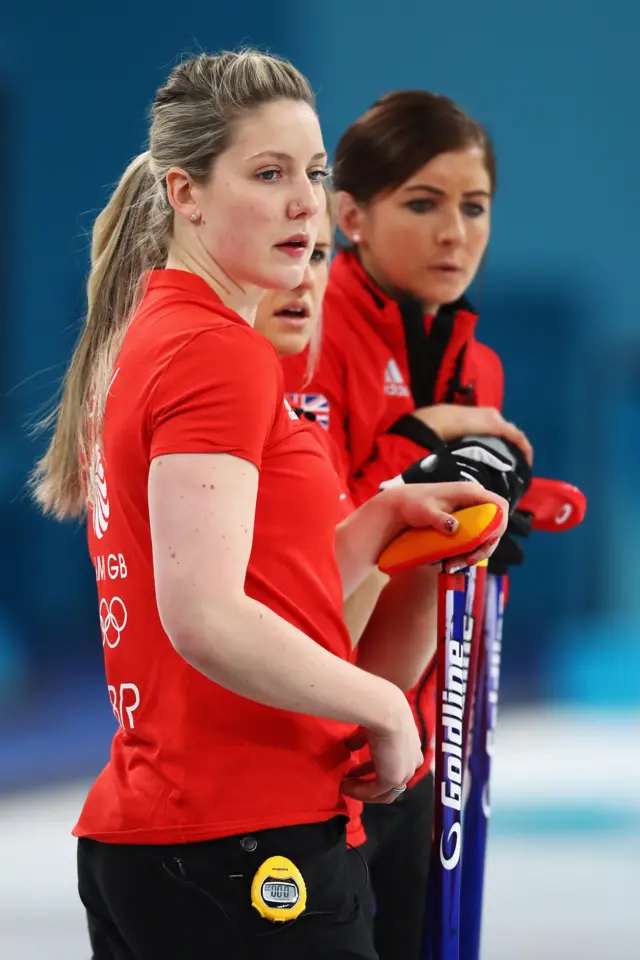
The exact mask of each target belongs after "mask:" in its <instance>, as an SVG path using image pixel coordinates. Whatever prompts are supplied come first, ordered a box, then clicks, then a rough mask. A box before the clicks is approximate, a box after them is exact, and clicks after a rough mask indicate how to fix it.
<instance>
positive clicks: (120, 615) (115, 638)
mask: <svg viewBox="0 0 640 960" xmlns="http://www.w3.org/2000/svg"><path fill="white" fill-rule="evenodd" d="M126 625H127V608H126V607H125V605H124V603H123V602H122V600H121V599H120V597H112V598H111V600H105V599H102V600H101V601H100V630H101V632H102V646H103V647H104V645H105V643H106V645H107V646H108V647H109V648H110V649H111V650H113V648H114V647H117V646H118V644H119V643H120V637H121V636H122V631H123V630H124V628H125V627H126Z"/></svg>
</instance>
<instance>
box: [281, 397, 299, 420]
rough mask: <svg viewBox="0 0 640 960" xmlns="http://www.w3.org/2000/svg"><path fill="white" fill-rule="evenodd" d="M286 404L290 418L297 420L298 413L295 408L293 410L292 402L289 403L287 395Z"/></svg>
mask: <svg viewBox="0 0 640 960" xmlns="http://www.w3.org/2000/svg"><path fill="white" fill-rule="evenodd" d="M284 405H285V407H286V408H287V413H288V414H289V419H291V420H297V419H298V414H297V413H296V412H295V410H292V409H291V404H290V403H289V401H288V400H287V398H286V397H285V398H284Z"/></svg>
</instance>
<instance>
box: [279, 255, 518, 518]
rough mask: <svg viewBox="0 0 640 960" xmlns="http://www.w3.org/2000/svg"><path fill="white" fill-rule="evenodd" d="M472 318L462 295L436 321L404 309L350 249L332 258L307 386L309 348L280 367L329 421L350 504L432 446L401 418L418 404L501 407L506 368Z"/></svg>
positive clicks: (302, 399) (300, 400)
mask: <svg viewBox="0 0 640 960" xmlns="http://www.w3.org/2000/svg"><path fill="white" fill-rule="evenodd" d="M477 319H478V317H477V314H476V313H475V312H474V311H473V309H472V308H471V307H470V306H469V304H468V303H466V301H460V302H459V303H458V304H454V305H453V306H451V307H443V308H442V309H441V310H440V311H439V313H438V316H437V318H436V319H435V321H434V320H433V318H431V317H424V316H423V315H422V312H421V310H420V309H419V308H418V307H416V306H415V305H414V304H406V305H405V306H403V307H402V309H401V307H400V306H399V305H398V303H397V302H396V301H395V300H391V299H390V298H389V297H387V296H386V295H385V294H383V293H381V292H380V290H378V289H377V287H375V285H374V284H373V282H372V281H371V280H370V279H369V277H368V276H367V275H366V274H365V272H364V270H363V269H362V267H361V266H360V263H359V261H358V259H357V257H356V256H355V255H354V254H353V253H351V252H350V251H346V252H342V253H339V254H338V255H337V256H336V258H335V259H334V262H333V264H332V267H331V273H330V277H329V285H328V288H327V292H326V294H325V299H324V304H323V320H322V323H323V330H322V350H321V355H320V361H319V364H318V367H317V370H316V372H315V374H314V377H313V379H312V381H311V383H310V384H309V385H308V386H306V387H303V386H302V382H303V379H304V373H305V370H306V363H307V358H306V354H301V355H299V356H297V357H288V358H287V359H286V360H285V361H284V363H283V366H284V371H285V386H286V390H287V392H288V393H291V394H295V400H296V404H295V405H296V406H300V407H302V408H303V409H305V410H309V411H310V412H313V413H315V414H316V416H317V417H318V419H319V420H320V422H322V423H323V424H324V425H328V429H329V432H330V434H331V435H332V437H333V438H334V440H335V441H336V443H337V444H338V446H339V447H340V449H341V450H342V454H343V471H344V476H345V479H346V480H347V482H348V485H349V489H350V490H351V495H352V497H353V500H354V502H355V503H356V505H359V504H361V503H364V501H365V500H368V499H369V497H372V496H374V495H375V494H376V493H377V492H378V489H379V485H380V483H381V482H382V481H383V480H388V479H390V478H391V477H393V476H395V475H396V474H397V473H399V472H400V471H402V470H403V469H404V468H405V467H406V466H408V465H409V464H410V463H412V462H413V461H414V460H417V459H418V457H420V456H422V455H423V454H424V450H425V449H427V450H428V449H429V443H430V437H429V431H428V430H427V429H426V428H424V430H423V429H422V424H421V423H420V422H419V421H417V420H416V419H415V417H410V418H409V417H407V414H410V413H411V412H412V411H413V410H415V409H416V408H417V407H422V406H430V405H432V404H434V403H464V404H473V405H478V406H493V407H497V408H500V407H501V406H502V394H503V374H502V365H501V363H500V360H499V358H498V356H497V355H496V354H495V353H494V351H493V350H491V349H490V348H489V347H486V346H485V345H484V344H482V343H479V342H478V341H477V340H476V339H475V335H474V332H475V326H476V322H477ZM407 334H408V336H407Z"/></svg>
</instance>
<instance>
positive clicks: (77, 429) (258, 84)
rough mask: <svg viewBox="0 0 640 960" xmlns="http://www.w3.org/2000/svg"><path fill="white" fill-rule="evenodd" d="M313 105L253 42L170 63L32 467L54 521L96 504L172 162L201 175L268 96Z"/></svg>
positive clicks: (162, 245)
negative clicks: (122, 359)
mask: <svg viewBox="0 0 640 960" xmlns="http://www.w3.org/2000/svg"><path fill="white" fill-rule="evenodd" d="M281 99H289V100H301V101H304V102H306V103H308V104H310V105H313V102H314V99H313V93H312V91H311V88H310V87H309V84H308V81H307V80H306V79H305V78H304V77H303V76H302V74H301V73H299V72H298V71H297V70H296V69H295V67H293V66H292V64H290V63H288V62H287V61H286V60H281V59H280V58H278V57H274V56H270V55H269V54H265V53H260V52H258V51H257V50H241V51H238V52H229V51H225V52H223V53H220V54H217V55H216V56H208V55H207V54H204V53H203V54H200V55H199V56H197V57H192V58H191V59H189V60H184V61H183V62H182V63H180V64H178V66H177V67H175V68H174V69H173V70H172V72H171V75H170V76H169V78H168V80H167V82H166V83H165V84H164V85H163V86H162V87H161V88H160V89H159V90H158V92H157V94H156V98H155V101H154V104H153V107H152V110H151V128H150V131H149V152H148V153H143V154H141V155H140V156H139V157H136V159H135V160H134V161H133V162H132V163H131V164H130V165H129V167H128V169H127V170H126V171H125V174H124V176H123V177H122V179H121V181H120V183H119V184H118V186H117V188H116V190H115V193H114V194H113V196H112V197H111V200H110V201H109V203H108V205H107V207H106V208H105V209H104V210H103V211H102V213H101V214H100V216H99V217H98V219H97V220H96V223H95V226H94V230H93V243H92V248H91V273H90V275H89V281H88V284H87V298H88V311H87V319H86V323H85V327H84V330H83V332H82V336H81V337H80V340H79V342H78V345H77V347H76V350H75V353H74V355H73V358H72V361H71V366H70V367H69V370H68V372H67V375H66V378H65V381H64V384H63V392H62V400H61V402H60V404H59V406H58V408H57V409H56V410H55V411H54V412H53V413H52V414H51V416H50V417H48V418H47V419H46V420H45V421H43V423H42V424H40V426H43V427H50V426H52V425H55V430H54V434H53V439H52V440H51V444H50V445H49V449H48V450H47V452H46V454H45V455H44V457H43V458H42V460H41V461H40V462H39V463H38V464H37V466H36V468H35V470H34V471H33V475H32V485H33V492H34V496H35V499H36V500H37V502H38V503H39V504H40V506H41V507H42V509H43V510H44V511H45V512H47V513H52V514H54V516H56V517H57V518H58V519H63V518H64V517H74V516H80V515H82V514H83V513H84V511H85V509H86V507H87V504H91V503H92V502H93V488H94V485H95V478H94V476H93V470H92V469H91V467H92V463H93V460H94V457H95V455H96V452H97V451H98V450H99V449H100V434H101V427H102V419H103V415H104V409H105V404H106V400H107V392H108V390H109V383H110V380H111V376H112V369H113V363H114V360H115V358H116V355H117V352H118V350H119V349H120V346H121V344H122V340H123V338H124V335H125V333H126V330H127V325H128V323H129V319H130V317H131V315H132V313H133V311H134V310H135V307H136V305H137V303H138V301H139V298H140V296H141V293H142V290H141V287H142V283H141V281H142V278H143V276H144V274H145V272H146V271H147V270H151V269H153V268H155V267H163V266H164V265H165V263H166V260H167V253H168V244H169V240H170V237H171V233H172V229H173V210H172V208H171V206H170V204H169V200H168V197H167V188H166V178H167V173H168V171H169V170H170V169H171V168H172V167H179V168H181V169H182V170H184V171H185V172H186V173H187V174H188V175H189V176H190V177H191V178H192V179H193V180H195V181H197V182H199V183H206V182H207V179H208V178H209V177H210V176H211V172H212V169H213V165H214V163H215V161H216V159H217V158H218V157H219V156H220V154H221V153H223V152H224V151H225V150H226V149H227V147H228V146H229V143H230V142H231V140H232V138H233V135H234V132H235V129H236V126H237V123H238V121H239V120H241V119H242V117H243V115H244V114H246V113H247V112H248V111H250V110H254V109H255V108H256V107H259V106H260V105H261V104H264V103H269V102H271V101H274V100H281Z"/></svg>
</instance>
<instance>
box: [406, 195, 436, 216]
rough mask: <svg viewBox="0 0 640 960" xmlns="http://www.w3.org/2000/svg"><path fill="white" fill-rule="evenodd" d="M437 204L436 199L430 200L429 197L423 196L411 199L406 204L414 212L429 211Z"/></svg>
mask: <svg viewBox="0 0 640 960" xmlns="http://www.w3.org/2000/svg"><path fill="white" fill-rule="evenodd" d="M434 206H435V201H434V200H430V199H429V198H428V197H422V198H421V199H420V200H410V201H409V203H407V204H406V207H407V208H408V209H409V210H411V211H412V212H413V213H429V211H430V210H433V208H434Z"/></svg>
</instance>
